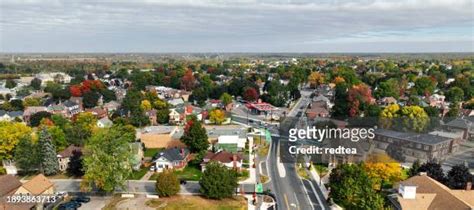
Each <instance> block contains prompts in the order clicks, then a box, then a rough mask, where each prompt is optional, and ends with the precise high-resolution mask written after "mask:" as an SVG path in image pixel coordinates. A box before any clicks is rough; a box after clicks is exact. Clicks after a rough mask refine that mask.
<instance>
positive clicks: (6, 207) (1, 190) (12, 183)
mask: <svg viewBox="0 0 474 210" xmlns="http://www.w3.org/2000/svg"><path fill="white" fill-rule="evenodd" d="M0 183H1V184H0V198H2V199H0V210H28V209H32V208H33V207H34V206H35V204H34V203H11V202H7V199H6V198H7V196H12V195H14V194H15V191H17V190H18V188H20V187H21V185H22V184H21V182H20V180H18V179H17V178H16V177H15V176H13V175H1V176H0Z"/></svg>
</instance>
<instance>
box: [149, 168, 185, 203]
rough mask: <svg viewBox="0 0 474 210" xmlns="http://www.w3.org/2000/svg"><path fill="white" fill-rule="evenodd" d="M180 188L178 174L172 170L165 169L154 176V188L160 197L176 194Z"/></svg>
mask: <svg viewBox="0 0 474 210" xmlns="http://www.w3.org/2000/svg"><path fill="white" fill-rule="evenodd" d="M179 189H180V185H179V180H178V176H176V174H175V173H173V171H172V170H165V171H163V172H162V173H159V174H158V177H157V178H156V184H155V190H156V192H157V193H158V195H159V196H161V197H168V196H172V195H176V194H178V192H179Z"/></svg>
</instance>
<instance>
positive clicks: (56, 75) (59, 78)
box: [35, 72, 72, 86]
mask: <svg viewBox="0 0 474 210" xmlns="http://www.w3.org/2000/svg"><path fill="white" fill-rule="evenodd" d="M35 78H38V79H40V80H41V85H42V86H45V85H46V84H47V83H48V82H56V83H70V82H71V79H72V77H71V76H69V75H68V74H66V73H63V72H50V73H40V74H37V75H36V76H35Z"/></svg>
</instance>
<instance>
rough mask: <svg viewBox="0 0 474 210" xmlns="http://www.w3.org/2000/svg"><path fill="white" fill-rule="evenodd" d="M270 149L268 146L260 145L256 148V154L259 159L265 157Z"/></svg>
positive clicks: (265, 144)
mask: <svg viewBox="0 0 474 210" xmlns="http://www.w3.org/2000/svg"><path fill="white" fill-rule="evenodd" d="M269 149H270V144H267V143H264V144H260V145H258V147H257V154H258V156H260V157H265V156H267V154H268V150H269Z"/></svg>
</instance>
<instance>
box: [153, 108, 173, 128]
mask: <svg viewBox="0 0 474 210" xmlns="http://www.w3.org/2000/svg"><path fill="white" fill-rule="evenodd" d="M156 121H157V122H158V123H160V124H166V123H168V122H169V121H170V110H169V109H161V110H157V111H156Z"/></svg>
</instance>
